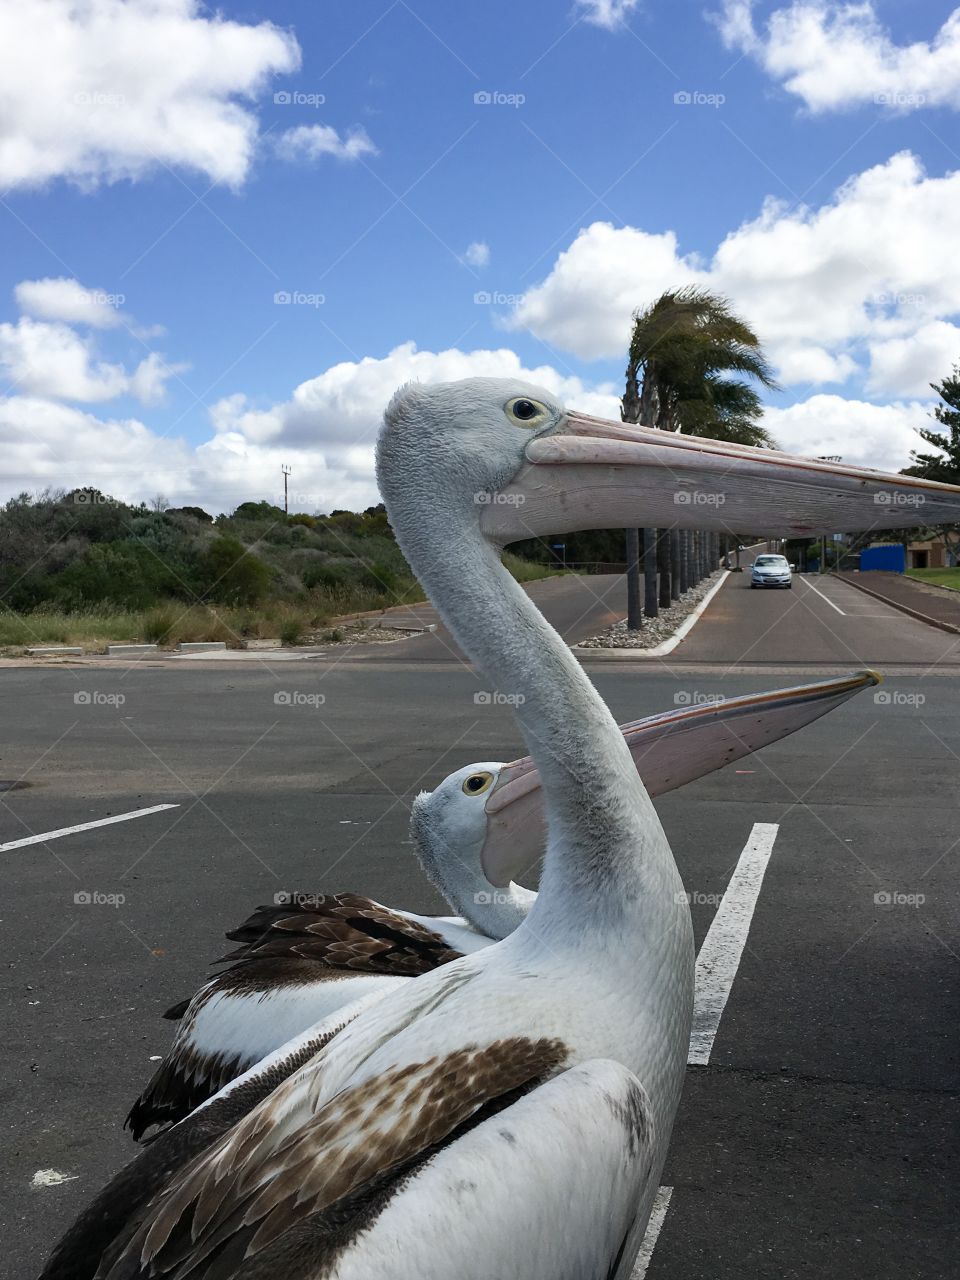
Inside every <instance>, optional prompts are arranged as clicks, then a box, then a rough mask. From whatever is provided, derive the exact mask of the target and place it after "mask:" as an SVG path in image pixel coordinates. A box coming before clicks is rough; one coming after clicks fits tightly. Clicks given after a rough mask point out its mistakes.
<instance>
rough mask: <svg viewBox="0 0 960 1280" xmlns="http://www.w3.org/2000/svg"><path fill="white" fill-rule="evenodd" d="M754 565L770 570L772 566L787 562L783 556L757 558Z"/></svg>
mask: <svg viewBox="0 0 960 1280" xmlns="http://www.w3.org/2000/svg"><path fill="white" fill-rule="evenodd" d="M754 563H755V564H757V565H760V566H761V567H763V566H767V567H771V568H772V567H774V566H779V565H782V564H786V563H787V562H786V559H785V558H784V557H783V556H757V558H756V560H755V561H754Z"/></svg>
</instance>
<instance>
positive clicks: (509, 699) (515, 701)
mask: <svg viewBox="0 0 960 1280" xmlns="http://www.w3.org/2000/svg"><path fill="white" fill-rule="evenodd" d="M473 702H474V706H477V707H522V706H523V704H524V703H525V702H526V698H525V697H524V696H523V694H522V693H501V692H500V690H499V689H480V690H479V691H478V692H477V693H475V694H474V695H473Z"/></svg>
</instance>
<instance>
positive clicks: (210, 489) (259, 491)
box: [0, 342, 619, 511]
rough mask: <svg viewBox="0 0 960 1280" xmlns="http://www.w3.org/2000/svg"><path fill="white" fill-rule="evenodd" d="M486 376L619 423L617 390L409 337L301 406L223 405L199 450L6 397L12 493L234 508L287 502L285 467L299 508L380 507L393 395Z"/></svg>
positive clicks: (315, 386) (3, 447) (131, 424)
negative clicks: (380, 472)
mask: <svg viewBox="0 0 960 1280" xmlns="http://www.w3.org/2000/svg"><path fill="white" fill-rule="evenodd" d="M475 375H487V376H493V377H517V378H522V379H524V380H525V381H532V382H535V383H539V384H540V385H542V386H544V387H546V388H547V389H548V390H549V391H552V392H553V393H554V394H556V395H558V396H560V397H562V398H563V399H564V400H565V401H566V402H567V403H569V404H571V405H575V406H576V407H578V408H580V409H583V410H584V411H586V412H589V413H597V414H604V415H608V416H611V415H612V416H614V417H616V416H617V414H618V404H619V402H618V399H617V393H616V389H615V388H614V387H613V386H612V385H605V384H600V385H593V386H591V385H587V384H585V383H583V382H581V381H580V379H578V378H573V377H567V376H565V375H563V374H561V373H559V372H558V371H557V370H556V369H554V368H552V367H551V366H549V365H540V366H537V367H536V368H527V367H525V366H524V365H523V363H522V361H521V360H520V358H519V357H518V356H517V354H516V353H515V352H513V351H510V350H507V349H502V350H477V351H460V350H458V349H455V348H454V349H451V350H447V351H437V352H433V351H418V350H417V348H416V346H415V344H414V343H412V342H406V343H403V344H402V345H400V346H398V347H396V348H395V349H394V350H393V351H391V352H389V354H388V355H386V356H384V357H382V358H373V357H367V358H365V359H363V360H359V361H347V362H344V363H342V364H337V365H333V366H332V367H331V368H329V369H326V370H325V371H324V372H323V373H321V374H320V375H318V376H317V377H316V378H311V379H310V380H309V381H307V382H304V383H302V384H301V385H300V386H298V387H296V388H295V389H294V391H293V393H292V394H291V396H290V397H289V399H287V400H285V401H283V402H281V403H279V404H275V405H269V406H255V405H254V404H252V402H251V401H250V400H249V399H248V397H246V396H244V395H242V394H235V395H232V396H227V397H225V398H223V399H222V400H220V401H219V402H218V403H217V404H215V405H214V406H213V408H212V410H211V415H210V416H211V426H212V433H211V435H210V437H209V439H207V440H205V441H203V442H201V443H200V444H198V445H196V446H192V445H189V444H187V443H185V442H184V441H183V440H180V439H169V438H165V437H162V436H160V435H158V434H156V433H154V432H152V431H150V430H149V429H148V428H147V427H146V426H144V425H143V423H141V422H139V421H137V420H136V419H123V420H117V419H100V418H98V417H96V416H94V415H93V414H90V413H87V412H84V411H83V410H80V409H78V408H76V407H74V406H69V405H64V404H57V403H54V402H52V401H49V400H41V399H39V398H37V397H33V396H27V395H16V396H10V397H9V398H8V399H6V400H0V451H2V452H3V455H4V464H5V465H4V476H3V482H2V484H3V496H6V495H8V494H10V493H15V492H18V491H20V490H22V489H28V490H33V489H37V488H42V487H44V486H46V485H51V486H53V487H58V486H59V487H65V488H68V487H71V486H73V485H87V484H90V485H96V486H97V487H98V488H100V489H102V490H103V491H104V492H107V493H112V494H113V495H114V496H116V497H120V498H126V499H130V500H134V501H137V500H139V499H141V498H143V499H148V498H149V497H150V495H151V494H153V493H155V492H156V491H157V490H158V489H162V491H163V492H164V493H166V494H167V496H168V497H169V498H170V500H171V502H172V503H173V504H174V505H180V504H183V503H199V504H200V505H202V506H205V507H207V508H208V509H211V510H214V511H219V510H232V509H233V508H234V507H236V506H237V505H238V504H239V503H240V502H243V501H245V500H246V499H248V498H254V499H257V498H261V497H266V498H272V499H273V500H277V499H278V498H279V497H280V496H281V495H282V483H281V473H280V466H281V463H286V464H288V465H290V466H291V467H292V468H293V474H292V476H291V480H290V496H291V506H292V508H293V509H294V510H302V511H317V510H319V511H330V510H331V509H333V508H334V507H347V508H352V509H354V510H356V509H362V508H363V507H366V506H369V505H370V504H371V503H374V502H377V501H378V500H379V499H378V495H377V487H376V480H375V477H374V466H373V447H374V442H375V440H376V435H377V431H378V429H379V426H380V421H381V418H382V415H383V409H384V406H385V405H386V403H387V401H388V400H389V399H390V396H391V395H392V394H393V392H394V391H395V390H396V388H397V387H398V386H399V385H400V384H401V383H403V382H408V381H410V380H412V379H418V380H420V381H422V382H442V381H447V380H450V379H454V378H465V377H471V376H475Z"/></svg>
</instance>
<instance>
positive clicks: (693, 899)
mask: <svg viewBox="0 0 960 1280" xmlns="http://www.w3.org/2000/svg"><path fill="white" fill-rule="evenodd" d="M673 900H674V902H675V903H676V904H677V905H678V906H681V905H682V904H683V903H684V902H685V903H686V904H687V906H688V907H719V905H720V903H721V902H722V900H723V894H722V893H701V892H700V890H699V889H691V890H689V891H687V892H685V893H684V892H679V893H675V894H674V895H673Z"/></svg>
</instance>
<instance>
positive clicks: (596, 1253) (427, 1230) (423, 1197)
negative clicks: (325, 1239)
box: [271, 1059, 659, 1280]
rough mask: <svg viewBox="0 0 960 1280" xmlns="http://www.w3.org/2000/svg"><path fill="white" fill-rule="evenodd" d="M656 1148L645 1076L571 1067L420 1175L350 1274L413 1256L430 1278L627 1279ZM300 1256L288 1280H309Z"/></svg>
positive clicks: (342, 1277)
mask: <svg viewBox="0 0 960 1280" xmlns="http://www.w3.org/2000/svg"><path fill="white" fill-rule="evenodd" d="M654 1137H655V1135H654V1121H653V1116H652V1114H651V1109H650V1103H649V1099H648V1097H647V1094H646V1092H645V1090H644V1089H643V1088H642V1086H641V1084H640V1082H639V1081H638V1080H637V1078H636V1076H634V1075H633V1073H632V1072H630V1071H628V1070H627V1069H626V1068H625V1067H623V1066H621V1065H620V1064H619V1063H615V1062H611V1061H609V1060H602V1059H593V1060H590V1061H587V1062H584V1063H582V1064H579V1065H578V1066H575V1067H570V1068H569V1069H568V1070H566V1071H563V1072H561V1073H560V1074H559V1075H557V1076H555V1077H554V1078H553V1079H551V1080H549V1081H547V1082H546V1083H544V1084H542V1085H540V1086H539V1087H538V1088H536V1089H534V1090H533V1091H532V1092H530V1093H527V1094H526V1095H524V1096H523V1097H521V1098H519V1099H518V1100H517V1101H516V1102H514V1103H513V1104H512V1105H511V1106H509V1107H507V1108H505V1109H504V1110H502V1111H500V1112H498V1113H497V1114H496V1115H495V1116H492V1117H491V1118H489V1119H487V1120H484V1121H483V1122H482V1123H480V1124H479V1125H477V1126H476V1127H475V1128H473V1129H471V1130H470V1131H469V1132H467V1133H465V1134H463V1135H462V1136H460V1137H459V1138H458V1139H457V1141H455V1142H453V1143H450V1144H449V1145H447V1146H446V1147H444V1148H443V1149H442V1150H441V1151H439V1152H438V1153H437V1154H436V1155H435V1156H434V1157H433V1158H432V1159H431V1160H430V1161H429V1162H428V1163H427V1164H425V1165H423V1166H422V1167H421V1168H419V1169H417V1170H416V1171H414V1172H413V1173H412V1174H411V1175H410V1176H408V1179H407V1181H406V1182H405V1183H404V1185H403V1186H402V1187H400V1188H398V1189H397V1190H396V1191H395V1192H393V1194H392V1195H391V1196H390V1198H389V1199H387V1201H386V1203H385V1204H384V1205H383V1207H382V1208H380V1207H379V1206H378V1212H377V1216H376V1217H375V1219H374V1221H372V1222H371V1223H369V1224H365V1230H364V1231H363V1233H362V1235H358V1237H357V1238H356V1239H355V1240H353V1241H351V1242H350V1243H349V1244H348V1245H347V1247H346V1248H345V1249H344V1250H343V1252H342V1254H341V1255H340V1256H339V1257H338V1258H337V1270H336V1274H337V1276H338V1278H339V1280H369V1277H370V1276H388V1275H394V1274H396V1264H397V1259H398V1258H402V1259H403V1268H404V1275H409V1276H416V1277H417V1280H451V1277H454V1276H455V1277H456V1280H490V1277H492V1276H496V1277H497V1280H582V1278H583V1277H590V1278H591V1280H594V1278H595V1280H626V1277H628V1276H629V1275H630V1274H631V1271H632V1268H633V1262H634V1259H635V1257H636V1254H637V1252H638V1250H639V1247H640V1243H641V1240H642V1238H643V1231H644V1228H645V1226H646V1222H647V1219H648V1217H649V1214H650V1209H651V1206H652V1204H653V1199H654V1196H655V1194H656V1189H657V1178H658V1174H659V1170H658V1169H657V1168H656V1167H655V1162H654V1154H653V1153H654V1150H655V1141H654ZM371 1216H373V1215H371ZM293 1243H294V1242H293V1241H291V1242H290V1245H291V1246H292V1245H293ZM291 1253H292V1248H290V1249H289V1250H288V1251H287V1252H281V1251H279V1250H278V1252H277V1254H276V1255H275V1257H272V1258H271V1263H273V1264H274V1267H275V1271H274V1274H277V1275H284V1276H285V1277H288V1280H302V1277H303V1275H304V1273H303V1272H302V1271H300V1270H297V1269H296V1268H295V1266H293V1265H291V1262H292V1259H291V1262H288V1258H290V1255H291Z"/></svg>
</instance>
